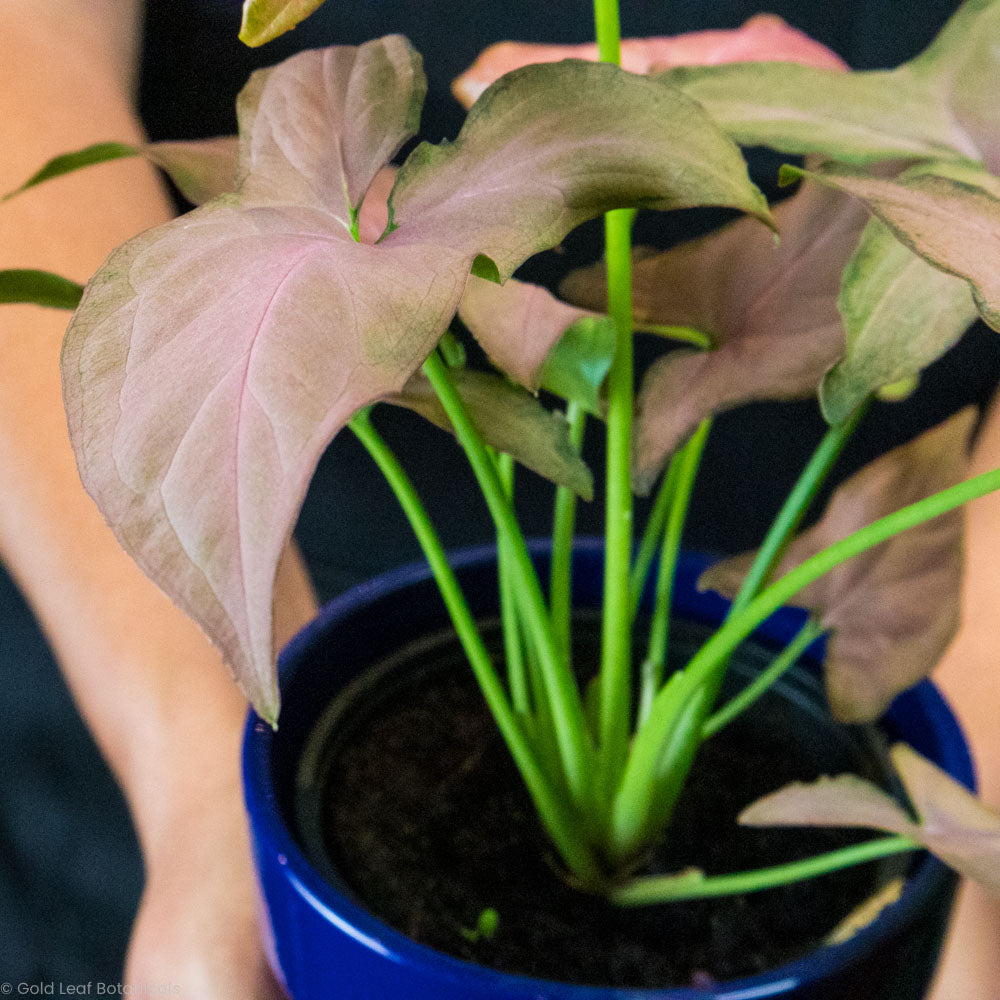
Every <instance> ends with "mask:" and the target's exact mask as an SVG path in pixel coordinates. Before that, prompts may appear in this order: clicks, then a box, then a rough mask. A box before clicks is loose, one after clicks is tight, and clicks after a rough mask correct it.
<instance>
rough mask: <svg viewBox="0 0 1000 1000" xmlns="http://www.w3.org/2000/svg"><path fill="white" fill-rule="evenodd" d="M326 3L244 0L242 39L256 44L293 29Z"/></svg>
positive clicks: (246, 42)
mask: <svg viewBox="0 0 1000 1000" xmlns="http://www.w3.org/2000/svg"><path fill="white" fill-rule="evenodd" d="M322 6H323V0H244V3H243V23H242V24H241V25H240V41H241V42H243V43H244V44H245V45H249V46H250V47H251V48H256V47H257V46H258V45H263V44H264V43H265V42H270V41H272V40H273V39H275V38H278V37H279V36H280V35H283V34H284V33H285V32H286V31H291V30H292V28H294V27H295V25H297V24H298V23H299V22H300V21H304V20H305V19H306V18H307V17H308V16H309V15H310V14H311V13H312V12H313V11H315V10H318V9H319V8H320V7H322Z"/></svg>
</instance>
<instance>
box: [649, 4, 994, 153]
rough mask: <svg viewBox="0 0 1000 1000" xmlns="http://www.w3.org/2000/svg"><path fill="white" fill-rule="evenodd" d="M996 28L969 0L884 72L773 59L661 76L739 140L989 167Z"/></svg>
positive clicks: (785, 148) (795, 149)
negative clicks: (916, 50) (924, 44)
mask: <svg viewBox="0 0 1000 1000" xmlns="http://www.w3.org/2000/svg"><path fill="white" fill-rule="evenodd" d="M998 33H1000V7H998V5H997V4H995V3H993V2H992V0H969V2H966V3H964V4H962V5H961V6H960V7H959V9H958V10H957V11H956V12H955V14H953V15H952V17H951V19H950V20H949V21H948V23H947V24H946V25H945V27H944V28H943V29H942V31H941V32H940V34H939V35H938V37H937V38H936V39H935V40H934V41H933V42H932V43H931V45H930V46H929V47H928V48H927V49H926V50H925V51H924V52H923V53H921V54H920V55H919V56H917V57H916V58H915V59H913V60H911V61H910V62H908V63H905V64H904V65H902V66H899V67H897V68H896V69H894V70H890V71H882V70H879V71H874V72H861V73H849V74H838V73H836V72H830V71H829V70H827V69H825V68H823V67H817V66H796V65H791V64H785V63H772V64H771V65H768V66H762V65H753V66H747V65H731V66H718V67H697V68H678V69H674V70H671V71H669V73H668V74H667V75H668V76H669V77H670V78H671V79H672V80H673V81H674V82H675V83H676V84H677V85H678V86H681V87H682V88H683V89H684V90H686V91H687V92H688V93H689V94H690V95H691V96H692V97H694V98H695V99H696V100H698V101H699V102H701V103H702V104H703V105H704V107H705V108H706V109H707V110H708V111H709V112H710V113H711V115H712V116H713V118H715V120H716V121H718V122H719V124H720V125H722V127H723V128H724V129H725V130H726V131H727V132H728V133H729V134H730V135H732V136H733V137H734V138H735V139H737V141H739V142H741V143H743V144H745V145H769V146H773V147H774V148H775V149H779V150H781V151H782V152H785V153H805V154H807V153H822V154H823V155H825V156H828V157H831V158H832V159H836V160H840V161H843V162H848V163H868V162H872V161H875V160H883V159H891V158H907V157H947V158H951V159H961V158H963V157H968V158H971V159H981V160H983V161H984V162H985V163H986V165H987V167H988V168H989V169H990V170H994V171H996V170H997V169H998V168H1000V117H998V115H997V104H996V100H995V90H996V86H995V81H996V80H997V77H998V73H1000V55H998V48H997V44H996V40H997V37H998Z"/></svg>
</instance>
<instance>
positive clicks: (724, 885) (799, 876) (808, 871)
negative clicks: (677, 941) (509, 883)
mask: <svg viewBox="0 0 1000 1000" xmlns="http://www.w3.org/2000/svg"><path fill="white" fill-rule="evenodd" d="M919 849H920V845H919V844H916V843H914V841H912V840H910V839H909V837H883V838H880V839H878V840H867V841H865V842H864V843H862V844H853V845H852V846H850V847H842V848H840V849H839V850H836V851H829V852H828V853H826V854H818V855H816V856H815V857H811V858H804V859H802V860H801V861H792V862H789V863H788V864H784V865H773V866H772V867H770V868H758V869H756V870H754V871H746V872H735V873H733V874H731V875H705V874H704V873H703V872H700V871H690V872H681V873H679V874H677V875H661V876H655V877H652V878H643V879H637V880H636V881H634V882H631V883H630V884H628V885H626V886H624V887H622V888H621V889H617V890H616V891H614V892H613V893H611V896H610V899H611V902H613V903H615V904H616V905H618V906H649V905H651V904H654V903H667V902H677V901H679V900H685V899H710V898H713V897H716V896H732V895H737V894H739V893H745V892H759V891H761V890H762V889H774V888H776V887H777V886H782V885H788V884H790V883H792V882H801V881H803V880H804V879H809V878H816V877H817V876H819V875H828V874H829V873H830V872H835V871H840V870H841V869H842V868H849V867H851V866H852V865H859V864H864V863H865V862H866V861H875V860H877V859H879V858H886V857H890V856H891V855H893V854H903V853H905V852H906V851H913V850H919Z"/></svg>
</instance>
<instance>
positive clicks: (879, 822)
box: [739, 743, 1000, 894]
mask: <svg viewBox="0 0 1000 1000" xmlns="http://www.w3.org/2000/svg"><path fill="white" fill-rule="evenodd" d="M891 756H892V761H893V764H894V765H895V767H896V771H897V772H898V774H899V776H900V778H902V780H903V785H904V787H905V788H906V792H907V795H908V796H909V799H910V802H911V803H912V804H913V807H914V808H915V810H916V813H917V819H916V820H914V819H913V818H911V816H910V815H909V813H907V812H906V810H905V809H903V807H902V806H900V805H899V803H898V802H896V800H895V799H893V798H892V797H891V796H890V795H889V794H888V793H886V792H884V791H883V790H882V789H881V788H878V787H877V786H875V785H873V784H871V782H868V781H866V780H864V779H863V778H859V777H857V776H856V775H852V774H842V775H838V776H837V777H833V778H826V777H824V778H820V779H819V780H818V781H815V782H812V783H810V784H804V783H801V782H795V783H793V784H791V785H787V786H785V787H784V788H782V789H779V790H778V791H776V792H773V793H771V794H770V795H766V796H765V797H764V798H762V799H759V800H758V801H757V802H755V803H753V805H751V806H749V807H748V808H747V809H745V810H744V811H743V813H742V814H741V815H740V818H739V821H740V823H742V824H743V825H745V826H829V827H864V828H870V829H874V830H884V831H886V832H888V833H895V834H899V835H901V836H904V837H908V838H909V839H910V840H912V841H914V843H916V844H919V845H920V846H922V847H925V848H926V849H927V850H929V851H931V852H932V853H934V854H936V855H937V856H938V857H939V858H940V859H941V860H942V861H944V862H946V863H947V864H949V865H951V867H953V868H954V869H955V870H956V871H958V872H959V873H960V874H962V875H966V876H968V877H969V878H971V879H974V880H975V881H977V882H979V883H980V884H981V885H982V886H983V887H984V888H986V889H988V890H990V891H991V892H993V893H996V894H1000V812H998V811H997V810H995V809H992V808H990V806H988V805H986V804H985V803H983V802H981V801H980V800H979V799H977V798H976V797H975V796H974V795H973V794H972V793H971V792H969V790H968V789H967V788H965V787H964V786H963V785H961V784H959V783H958V782H957V781H955V779H954V778H952V777H950V776H949V775H948V774H946V773H945V772H944V771H942V770H941V769H940V768H939V767H937V765H935V764H933V763H931V762H930V761H929V760H927V759H926V758H924V757H922V756H921V755H920V754H918V753H917V752H916V751H915V750H913V749H912V748H911V747H908V746H906V745H905V744H902V743H897V744H896V745H895V746H894V747H893V748H892V750H891Z"/></svg>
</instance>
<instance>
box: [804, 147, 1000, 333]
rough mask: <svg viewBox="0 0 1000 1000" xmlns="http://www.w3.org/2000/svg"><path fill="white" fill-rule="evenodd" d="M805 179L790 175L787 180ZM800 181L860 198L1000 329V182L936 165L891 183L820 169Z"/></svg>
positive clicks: (828, 166)
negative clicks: (967, 290)
mask: <svg viewBox="0 0 1000 1000" xmlns="http://www.w3.org/2000/svg"><path fill="white" fill-rule="evenodd" d="M798 173H803V172H802V171H798V170H794V169H793V168H787V169H786V175H792V174H798ZM804 176H806V177H808V178H810V179H812V180H816V181H819V182H820V183H822V184H827V185H829V186H831V187H836V188H839V189H840V190H842V191H846V192H848V193H849V194H852V195H854V196H855V197H857V198H860V199H862V200H863V201H864V202H865V204H866V205H867V206H868V208H869V209H870V211H871V212H872V213H873V214H874V215H876V216H877V217H878V218H879V219H881V220H882V221H883V222H884V223H885V224H886V225H887V226H888V227H889V228H890V229H891V230H892V232H893V233H894V234H895V235H896V237H897V239H899V240H901V241H902V242H903V243H904V244H905V245H906V246H908V247H909V248H910V249H911V250H913V251H914V253H917V254H919V255H920V256H921V257H923V259H924V260H926V261H927V262H928V263H930V264H933V265H934V266H935V267H937V268H939V269H940V270H942V271H945V272H947V273H949V274H954V275H957V276H958V277H960V278H964V279H965V280H966V281H967V282H968V283H969V285H970V286H971V288H972V295H973V298H974V299H975V302H976V307H977V308H978V309H979V314H980V315H981V316H982V318H983V319H984V320H985V321H986V322H987V323H989V325H990V326H992V327H993V329H994V330H1000V181H998V180H997V179H996V178H995V177H993V176H992V175H991V174H988V173H986V172H985V171H984V170H982V169H980V168H976V167H973V166H971V165H961V164H955V165H952V166H951V167H949V168H946V169H944V168H942V167H941V165H939V164H935V165H933V166H932V167H925V168H921V169H919V170H911V171H907V172H906V173H904V174H902V175H901V176H900V177H898V178H897V179H896V180H885V179H883V178H880V177H872V176H869V175H867V174H865V173H863V172H861V171H858V170H852V169H851V168H848V167H838V166H836V165H834V164H824V165H823V166H822V167H821V168H820V169H819V170H818V171H810V172H805V173H804Z"/></svg>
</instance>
